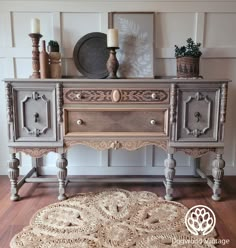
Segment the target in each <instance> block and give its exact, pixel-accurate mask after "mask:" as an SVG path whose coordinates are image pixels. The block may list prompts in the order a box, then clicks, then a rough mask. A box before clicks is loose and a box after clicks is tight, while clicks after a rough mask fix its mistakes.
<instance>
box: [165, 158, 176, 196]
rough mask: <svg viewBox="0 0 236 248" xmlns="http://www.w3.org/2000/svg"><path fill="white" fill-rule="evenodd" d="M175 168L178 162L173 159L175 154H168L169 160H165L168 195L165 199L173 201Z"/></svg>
mask: <svg viewBox="0 0 236 248" xmlns="http://www.w3.org/2000/svg"><path fill="white" fill-rule="evenodd" d="M175 166H176V161H175V159H174V157H173V154H168V157H167V159H166V160H165V178H166V185H165V186H166V195H165V199H166V200H168V201H171V200H172V199H173V188H172V184H173V179H174V176H175Z"/></svg>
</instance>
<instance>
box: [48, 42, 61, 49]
mask: <svg viewBox="0 0 236 248" xmlns="http://www.w3.org/2000/svg"><path fill="white" fill-rule="evenodd" d="M48 50H49V51H52V52H59V44H58V42H57V41H55V40H50V41H49V42H48Z"/></svg>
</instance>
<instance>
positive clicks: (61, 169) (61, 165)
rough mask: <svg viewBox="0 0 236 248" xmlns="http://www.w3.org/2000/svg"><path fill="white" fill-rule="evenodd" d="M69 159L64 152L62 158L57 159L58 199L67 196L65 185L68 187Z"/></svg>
mask: <svg viewBox="0 0 236 248" xmlns="http://www.w3.org/2000/svg"><path fill="white" fill-rule="evenodd" d="M66 166H67V159H66V158H65V155H64V154H60V158H58V160H57V167H58V172H57V178H58V182H59V195H58V200H59V201H61V200H65V199H66V198H67V196H66V194H65V187H66V177H67V168H66Z"/></svg>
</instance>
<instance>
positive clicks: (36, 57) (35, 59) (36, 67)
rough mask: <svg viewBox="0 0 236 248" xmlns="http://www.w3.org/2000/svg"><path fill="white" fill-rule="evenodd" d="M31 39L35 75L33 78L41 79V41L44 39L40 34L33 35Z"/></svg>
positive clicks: (33, 74)
mask: <svg viewBox="0 0 236 248" xmlns="http://www.w3.org/2000/svg"><path fill="white" fill-rule="evenodd" d="M29 37H30V38H31V39H32V47H33V49H32V69H33V73H32V75H31V76H30V77H31V78H40V73H39V70H40V65H39V40H40V38H41V37H42V35H41V34H39V33H31V34H29Z"/></svg>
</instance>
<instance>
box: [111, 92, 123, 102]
mask: <svg viewBox="0 0 236 248" xmlns="http://www.w3.org/2000/svg"><path fill="white" fill-rule="evenodd" d="M120 99H121V93H120V91H119V90H113V91H112V100H113V102H119V101H120Z"/></svg>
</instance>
